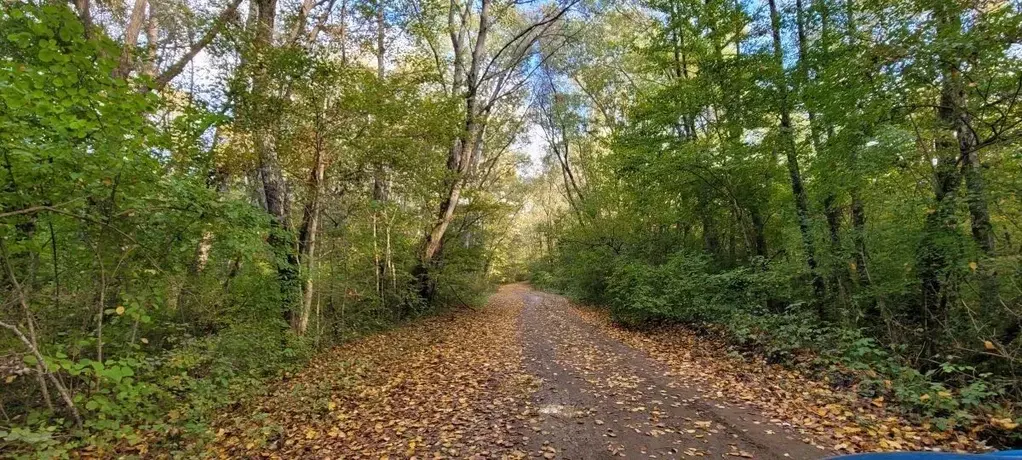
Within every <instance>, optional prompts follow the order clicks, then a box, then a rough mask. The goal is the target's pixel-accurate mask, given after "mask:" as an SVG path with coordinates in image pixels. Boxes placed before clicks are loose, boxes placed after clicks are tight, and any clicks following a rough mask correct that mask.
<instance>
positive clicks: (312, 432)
mask: <svg viewBox="0 0 1022 460" xmlns="http://www.w3.org/2000/svg"><path fill="white" fill-rule="evenodd" d="M318 434H319V433H317V432H316V430H313V429H312V428H309V429H308V430H305V439H316V435H318Z"/></svg>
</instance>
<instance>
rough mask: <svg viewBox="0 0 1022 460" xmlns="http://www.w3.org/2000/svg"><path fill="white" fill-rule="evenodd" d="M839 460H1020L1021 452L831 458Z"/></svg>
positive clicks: (897, 453) (907, 453)
mask: <svg viewBox="0 0 1022 460" xmlns="http://www.w3.org/2000/svg"><path fill="white" fill-rule="evenodd" d="M831 458H834V459H841V460H845V459H848V460H852V459H855V460H1020V459H1022V450H1005V451H1001V452H990V453H988V454H948V453H944V452H884V453H876V454H853V455H844V456H841V457H831Z"/></svg>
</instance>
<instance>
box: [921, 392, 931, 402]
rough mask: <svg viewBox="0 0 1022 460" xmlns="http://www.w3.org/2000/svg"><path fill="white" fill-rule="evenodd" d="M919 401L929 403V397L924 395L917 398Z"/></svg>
mask: <svg viewBox="0 0 1022 460" xmlns="http://www.w3.org/2000/svg"><path fill="white" fill-rule="evenodd" d="M919 400H920V401H929V400H930V395H929V394H925V393H924V394H923V395H921V396H919Z"/></svg>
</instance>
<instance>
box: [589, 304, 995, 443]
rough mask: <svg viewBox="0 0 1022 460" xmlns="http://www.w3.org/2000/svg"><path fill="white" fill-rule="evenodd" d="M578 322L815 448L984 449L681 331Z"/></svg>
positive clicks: (601, 317)
mask: <svg viewBox="0 0 1022 460" xmlns="http://www.w3.org/2000/svg"><path fill="white" fill-rule="evenodd" d="M575 311H576V312H577V314H578V315H579V316H580V317H582V318H583V320H585V321H587V322H589V323H590V324H593V325H595V326H597V327H599V328H600V329H601V330H603V331H605V332H606V333H607V334H609V335H611V336H612V337H615V338H617V339H618V340H620V341H622V342H624V343H626V344H628V345H630V346H632V347H635V348H637V349H640V350H643V351H645V352H646V353H648V354H649V355H650V356H651V357H652V358H654V359H656V360H658V361H661V362H663V363H665V364H667V365H668V366H670V368H671V369H672V370H673V372H675V373H676V374H677V375H679V376H683V377H681V378H684V379H685V380H688V381H692V382H693V383H695V384H696V385H695V386H696V387H701V389H702V391H703V392H704V393H706V394H705V396H706V397H707V398H711V399H716V400H719V401H722V402H741V403H743V404H746V405H749V406H753V407H758V408H759V409H760V410H762V411H763V413H764V414H765V415H767V416H768V417H771V418H774V419H775V420H776V421H783V422H790V423H791V424H793V425H794V426H796V427H798V428H799V429H800V430H801V431H802V432H803V433H806V434H808V435H810V436H812V439H813V440H814V442H815V443H816V444H818V445H821V446H824V447H827V448H829V449H834V450H838V451H842V452H863V451H893V450H923V449H940V450H944V451H948V450H953V451H967V450H982V449H983V448H984V446H983V445H982V444H981V443H980V442H979V441H977V440H976V439H975V437H970V436H969V435H968V434H967V433H960V432H938V431H934V430H933V429H932V427H930V426H927V425H923V426H919V425H916V424H913V423H910V422H909V421H907V420H905V419H904V418H902V417H899V416H898V415H896V414H895V413H894V411H892V410H888V409H887V408H886V407H885V403H884V401H883V400H882V398H879V399H876V400H871V399H867V398H862V397H859V396H858V395H856V394H855V393H854V392H852V391H841V390H835V389H833V388H832V387H831V386H830V385H828V384H827V383H825V382H823V381H820V380H817V379H813V378H810V377H809V376H806V375H803V374H802V373H800V372H797V371H793V370H790V369H785V368H784V367H782V366H779V365H769V364H766V363H765V362H764V361H762V360H758V361H748V360H745V359H740V358H737V357H731V356H728V355H727V354H726V352H725V351H724V350H727V345H726V344H724V343H721V342H719V341H715V340H712V339H708V338H707V337H697V336H696V335H695V334H694V333H692V331H688V330H686V329H684V328H680V327H678V328H668V329H660V330H654V331H649V332H640V331H634V330H627V329H622V328H619V327H616V326H615V325H614V324H613V323H612V322H611V320H610V317H609V315H608V314H606V313H604V312H602V311H598V310H593V309H589V308H581V307H579V308H576V309H575Z"/></svg>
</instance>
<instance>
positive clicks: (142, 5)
mask: <svg viewBox="0 0 1022 460" xmlns="http://www.w3.org/2000/svg"><path fill="white" fill-rule="evenodd" d="M146 3H147V2H146V0H135V6H134V7H132V9H131V17H130V18H129V19H128V24H127V25H125V27H124V45H123V46H122V48H121V58H120V62H119V63H118V65H117V69H115V70H114V77H117V78H125V77H127V76H128V75H129V74H130V73H131V70H132V67H134V65H133V63H132V60H133V59H132V55H133V54H134V51H135V46H136V45H137V44H138V35H139V34H140V33H141V32H142V24H143V22H144V21H145V13H146Z"/></svg>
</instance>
